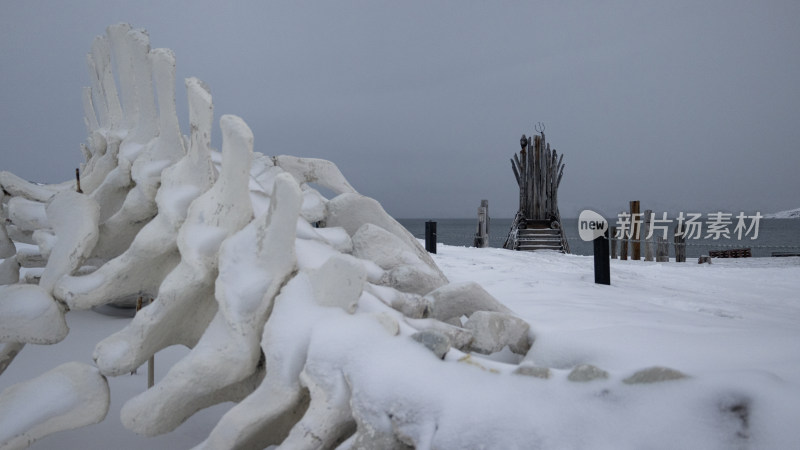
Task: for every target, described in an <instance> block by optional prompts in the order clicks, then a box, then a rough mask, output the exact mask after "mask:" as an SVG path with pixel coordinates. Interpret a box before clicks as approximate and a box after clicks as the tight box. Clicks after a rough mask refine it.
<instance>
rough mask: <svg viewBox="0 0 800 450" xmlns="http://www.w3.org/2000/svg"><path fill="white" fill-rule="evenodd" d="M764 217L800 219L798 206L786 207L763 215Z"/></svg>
mask: <svg viewBox="0 0 800 450" xmlns="http://www.w3.org/2000/svg"><path fill="white" fill-rule="evenodd" d="M764 218H765V219H800V208H797V209H788V210H786V211H780V212H776V213H772V214H767V215H765V216H764Z"/></svg>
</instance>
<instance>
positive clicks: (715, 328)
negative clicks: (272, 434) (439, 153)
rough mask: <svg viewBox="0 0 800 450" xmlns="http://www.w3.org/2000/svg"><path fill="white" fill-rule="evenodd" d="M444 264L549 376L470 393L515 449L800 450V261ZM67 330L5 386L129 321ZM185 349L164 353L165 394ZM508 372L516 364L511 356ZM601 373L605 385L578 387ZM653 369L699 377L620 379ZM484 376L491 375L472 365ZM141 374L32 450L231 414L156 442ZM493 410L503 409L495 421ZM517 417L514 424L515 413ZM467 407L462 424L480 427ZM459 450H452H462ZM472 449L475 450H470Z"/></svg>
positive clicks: (198, 435) (81, 319) (74, 320)
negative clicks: (601, 277) (523, 324)
mask: <svg viewBox="0 0 800 450" xmlns="http://www.w3.org/2000/svg"><path fill="white" fill-rule="evenodd" d="M434 260H435V261H436V263H437V265H439V267H440V268H441V269H442V271H443V272H444V273H445V274H446V275H447V277H448V278H449V279H450V281H451V282H454V283H455V282H461V281H476V282H478V283H479V284H481V285H482V286H483V287H484V288H485V289H486V290H487V291H489V292H490V293H491V294H492V295H494V296H495V297H496V298H497V299H498V300H499V301H501V302H503V303H504V304H506V305H507V306H509V307H510V308H511V309H512V310H514V312H516V313H517V314H519V315H520V316H521V317H522V318H524V319H526V320H527V321H528V322H529V323H530V324H531V328H532V331H533V333H534V334H535V337H536V340H535V342H534V344H533V347H532V350H531V352H530V353H529V354H528V359H531V362H532V363H533V364H534V365H535V366H537V367H549V368H551V370H550V378H549V379H539V378H535V377H524V376H517V375H514V376H511V377H513V378H509V379H508V380H504V381H503V382H502V383H497V382H492V381H493V380H492V377H495V378H494V381H496V377H501V376H507V375H499V374H483V373H480V374H479V375H480V376H486V377H488V378H487V381H488V382H489V383H487V384H486V386H487V388H486V390H484V391H483V392H481V391H480V390H475V389H474V386H472V387H471V384H470V382H469V380H458V379H442V374H438V373H430V383H431V385H432V386H437V385H440V383H442V384H459V383H462V382H463V384H464V390H462V391H461V393H462V395H463V397H464V399H472V398H474V399H475V401H479V399H482V400H480V401H481V403H480V404H477V405H473V406H474V407H475V408H478V410H480V411H481V417H480V420H481V421H482V423H481V427H480V428H481V429H484V430H486V429H494V430H497V433H498V434H499V435H501V434H503V430H511V429H516V430H525V435H526V436H528V437H529V438H530V440H529V441H527V442H524V441H520V442H514V444H516V445H518V447H517V448H558V449H563V448H586V449H597V448H609V449H611V448H615V449H620V448H631V449H633V448H658V449H662V448H663V449H670V448H706V449H711V448H720V449H725V448H754V449H755V448H758V449H784V448H791V447H792V446H793V445H795V444H796V442H798V440H800V429H798V427H797V426H796V420H797V417H800V401H798V400H797V399H798V398H800V346H798V345H797V343H798V342H800V302H799V301H798V290H799V288H800V258H749V259H739V260H716V259H715V260H714V263H713V264H711V265H698V264H695V263H685V264H676V263H645V262H635V261H612V263H611V286H601V285H595V284H594V283H593V272H592V258H591V257H585V256H574V255H563V254H558V253H549V252H542V253H524V252H513V251H508V250H502V249H477V248H468V247H455V246H447V245H441V244H440V245H439V247H438V254H436V255H434ZM67 320H68V323H69V325H70V333H69V335H68V336H67V338H66V339H65V340H64V341H63V342H60V343H58V344H56V345H52V346H28V348H26V350H25V351H24V352H22V353H21V354H20V355H19V357H18V358H17V359H16V360H15V362H14V364H12V365H11V366H10V367H9V369H8V370H7V371H6V373H4V375H3V377H2V378H0V388H1V389H4V388H6V387H7V386H10V385H12V384H14V383H16V382H19V381H24V380H27V379H29V378H31V377H34V376H37V375H38V374H40V373H42V372H44V371H46V370H48V369H49V368H52V367H54V366H56V365H58V364H60V363H62V362H67V361H80V362H85V363H87V364H91V363H92V360H91V354H92V351H93V349H94V346H95V344H96V343H97V342H98V341H100V340H102V339H103V338H104V337H106V336H108V335H109V334H111V333H113V332H114V331H116V330H118V329H120V328H122V327H123V326H124V325H125V324H126V323H127V322H128V321H129V319H124V318H117V317H109V316H104V315H100V314H97V313H95V312H93V311H74V312H72V313H70V314H68V315H67ZM187 351H188V350H186V349H184V348H181V347H170V348H168V349H166V350H164V351H161V352H159V353H158V354H157V355H156V381H157V382H158V380H159V379H160V377H161V376H163V375H164V374H165V373H166V370H167V369H168V368H169V367H170V366H171V365H172V364H173V363H174V362H175V361H177V360H178V359H179V358H180V357H182V356H184V355H185V354H186V353H187ZM495 357H496V358H497V359H501V360H503V359H505V360H506V361H508V362H517V359H516V358H518V357H516V356H515V355H513V354H511V353H510V352H508V353H502V352H501V353H500V354H497V355H495ZM581 364H592V365H594V366H597V367H598V368H600V369H602V370H605V371H607V372H608V373H609V378H608V379H606V380H595V381H592V382H588V383H575V382H571V381H568V379H567V376H568V374H569V373H570V371H571V370H572V369H574V368H575V367H576V366H578V365H581ZM651 366H665V367H670V368H673V369H675V370H678V371H680V372H682V373H684V374H686V375H687V376H688V378H686V379H681V380H673V381H665V382H661V383H655V384H649V385H646V384H641V385H628V384H625V383H624V382H623V380H624V379H626V378H627V377H629V376H631V375H632V374H633V373H635V372H636V371H638V370H640V369H642V368H645V367H651ZM475 372H482V371H481V370H480V369H478V368H476V369H475ZM146 376H147V369H146V366H142V367H140V368H139V370H138V372H137V374H136V375H130V376H128V375H123V376H120V377H115V378H109V384H110V388H111V392H112V396H111V402H112V403H111V409H110V411H109V414H108V417H107V418H106V420H105V421H103V422H101V423H100V424H97V425H92V426H89V427H85V428H81V429H78V430H73V431H67V432H63V433H57V434H55V435H53V436H49V437H46V438H43V439H42V440H41V441H38V442H36V443H35V444H34V445H33V447H32V448H36V449H56V448H58V449H62V448H112V447H113V448H116V449H119V450H123V449H137V448H190V447H192V446H193V445H196V444H198V443H200V442H201V441H202V440H203V439H205V437H206V436H207V434H208V431H209V430H210V429H211V428H213V426H214V424H215V423H216V422H217V421H218V420H219V418H220V417H221V416H222V415H223V414H224V413H225V412H226V411H227V410H228V409H230V407H231V406H232V405H233V404H232V403H224V404H221V405H217V406H215V407H212V408H209V409H207V410H204V411H201V412H199V413H198V414H196V415H194V416H193V417H191V418H190V419H189V420H188V421H187V422H186V423H185V424H183V425H181V426H180V427H179V428H178V429H177V430H176V431H175V432H173V433H170V434H167V435H163V436H158V437H155V438H144V437H141V436H138V435H136V434H134V433H133V432H131V431H128V430H126V429H125V428H124V427H123V426H122V424H121V423H120V419H119V413H120V408H121V406H122V404H123V403H124V402H125V401H127V400H128V398H130V397H132V396H133V395H136V394H138V393H140V392H142V391H143V390H144V389H145V387H146ZM491 408H497V409H496V410H492V409H491ZM509 413H513V414H511V415H509ZM474 419H476V417H474V415H473V412H471V411H470V410H469V409H465V410H462V411H451V412H450V420H460V421H469V420H474ZM453 448H456V447H453ZM462 448H468V446H467V447H462Z"/></svg>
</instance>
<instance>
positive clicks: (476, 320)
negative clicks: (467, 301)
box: [464, 311, 533, 355]
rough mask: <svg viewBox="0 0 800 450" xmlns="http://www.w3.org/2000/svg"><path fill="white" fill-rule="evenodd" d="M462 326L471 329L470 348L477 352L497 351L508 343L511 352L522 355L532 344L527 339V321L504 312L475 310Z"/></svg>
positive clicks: (488, 352)
mask: <svg viewBox="0 0 800 450" xmlns="http://www.w3.org/2000/svg"><path fill="white" fill-rule="evenodd" d="M464 328H466V329H468V330H470V331H472V334H473V337H474V339H473V341H472V344H471V348H472V350H474V351H476V352H478V353H484V354H490V353H494V352H499V351H500V350H502V349H503V347H505V346H506V345H508V347H509V349H510V350H511V351H512V352H514V353H517V354H519V355H524V354H526V353H528V350H530V348H531V345H532V344H533V343H532V342H531V341H530V340H529V339H528V332H529V331H530V325H529V324H528V322H525V321H524V320H522V319H520V318H519V317H515V316H512V315H510V314H506V313H499V312H490V311H476V312H475V313H473V314H472V315H471V316H469V320H467V323H465V324H464Z"/></svg>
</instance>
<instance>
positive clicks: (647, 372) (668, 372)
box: [622, 366, 687, 384]
mask: <svg viewBox="0 0 800 450" xmlns="http://www.w3.org/2000/svg"><path fill="white" fill-rule="evenodd" d="M686 377H687V376H686V374H684V373H681V372H679V371H677V370H675V369H670V368H669V367H659V366H655V367H650V368H647V369H642V370H640V371H638V372H636V373H634V374H633V375H631V376H629V377H628V378H625V379H624V380H622V382H623V383H625V384H650V383H660V382H662V381H670V380H680V379H683V378H686Z"/></svg>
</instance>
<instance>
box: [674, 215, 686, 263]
mask: <svg viewBox="0 0 800 450" xmlns="http://www.w3.org/2000/svg"><path fill="white" fill-rule="evenodd" d="M674 242H675V262H686V224H685V223H682V224H681V226H680V228H679V227H678V225H677V224H676V225H675V237H674Z"/></svg>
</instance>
